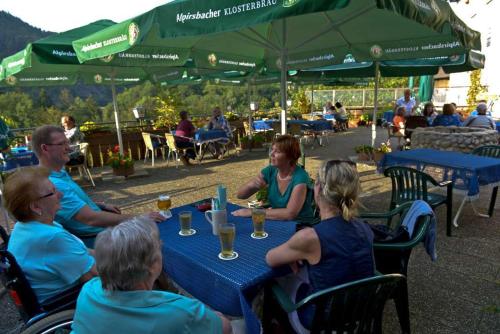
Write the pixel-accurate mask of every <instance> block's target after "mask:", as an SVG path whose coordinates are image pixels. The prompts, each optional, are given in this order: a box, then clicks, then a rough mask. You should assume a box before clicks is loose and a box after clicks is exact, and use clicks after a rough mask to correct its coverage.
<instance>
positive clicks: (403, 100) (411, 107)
mask: <svg viewBox="0 0 500 334" xmlns="http://www.w3.org/2000/svg"><path fill="white" fill-rule="evenodd" d="M398 107H405V114H404V115H403V116H404V117H408V116H413V115H414V114H415V108H416V107H417V102H416V101H415V98H414V97H411V90H410V89H409V88H406V89H405V90H404V95H403V96H402V97H400V98H399V99H397V100H396V105H395V107H394V108H395V109H394V111H396V110H397V108H398Z"/></svg>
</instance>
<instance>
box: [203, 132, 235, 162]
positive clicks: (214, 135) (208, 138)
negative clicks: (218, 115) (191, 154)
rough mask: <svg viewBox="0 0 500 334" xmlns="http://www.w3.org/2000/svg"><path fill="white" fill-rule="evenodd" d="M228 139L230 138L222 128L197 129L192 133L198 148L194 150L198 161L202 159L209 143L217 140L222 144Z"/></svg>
mask: <svg viewBox="0 0 500 334" xmlns="http://www.w3.org/2000/svg"><path fill="white" fill-rule="evenodd" d="M229 141H230V139H229V137H228V136H227V133H226V131H224V130H222V129H212V130H205V129H199V130H197V131H196V132H195V134H194V142H195V144H196V145H197V146H198V150H196V155H197V158H198V161H199V162H200V163H201V161H202V160H203V157H204V156H205V153H206V150H207V148H208V146H209V144H211V143H215V142H217V143H221V144H223V145H224V144H227V143H228V142H229Z"/></svg>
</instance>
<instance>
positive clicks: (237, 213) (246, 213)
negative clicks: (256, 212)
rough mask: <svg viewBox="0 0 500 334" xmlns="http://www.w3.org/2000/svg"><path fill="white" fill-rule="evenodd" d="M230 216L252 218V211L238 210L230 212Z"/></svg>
mask: <svg viewBox="0 0 500 334" xmlns="http://www.w3.org/2000/svg"><path fill="white" fill-rule="evenodd" d="M231 214H232V215H233V216H235V217H251V216H252V210H250V209H239V210H236V211H233V212H231Z"/></svg>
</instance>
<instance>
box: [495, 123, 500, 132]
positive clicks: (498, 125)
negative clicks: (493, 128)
mask: <svg viewBox="0 0 500 334" xmlns="http://www.w3.org/2000/svg"><path fill="white" fill-rule="evenodd" d="M496 125H497V131H498V132H500V121H497V122H496Z"/></svg>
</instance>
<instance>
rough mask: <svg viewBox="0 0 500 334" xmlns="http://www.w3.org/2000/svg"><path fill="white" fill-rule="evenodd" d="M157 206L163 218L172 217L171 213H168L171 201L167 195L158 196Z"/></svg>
mask: <svg viewBox="0 0 500 334" xmlns="http://www.w3.org/2000/svg"><path fill="white" fill-rule="evenodd" d="M156 204H157V205H158V210H160V213H161V215H162V216H163V217H165V218H170V217H172V212H170V207H171V206H172V200H171V199H170V196H168V195H160V196H158V201H157V203H156Z"/></svg>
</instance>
